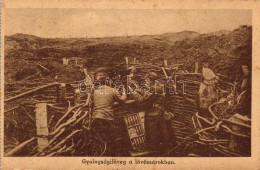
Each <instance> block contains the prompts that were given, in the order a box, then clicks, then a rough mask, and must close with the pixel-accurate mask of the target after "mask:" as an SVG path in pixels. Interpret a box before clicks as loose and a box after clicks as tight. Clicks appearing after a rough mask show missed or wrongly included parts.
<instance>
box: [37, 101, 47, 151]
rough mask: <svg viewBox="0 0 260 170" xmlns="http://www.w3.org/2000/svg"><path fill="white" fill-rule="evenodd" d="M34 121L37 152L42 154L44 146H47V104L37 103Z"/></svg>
mask: <svg viewBox="0 0 260 170" xmlns="http://www.w3.org/2000/svg"><path fill="white" fill-rule="evenodd" d="M35 113H36V114H35V117H36V118H35V119H36V128H37V135H38V136H39V137H38V138H37V142H38V151H39V152H42V151H43V150H44V148H45V147H46V146H48V144H49V141H48V135H49V130H48V124H47V104H46V103H37V104H36V106H35Z"/></svg>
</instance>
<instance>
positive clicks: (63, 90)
mask: <svg viewBox="0 0 260 170" xmlns="http://www.w3.org/2000/svg"><path fill="white" fill-rule="evenodd" d="M60 89H61V102H62V104H67V94H66V84H65V83H61V85H60Z"/></svg>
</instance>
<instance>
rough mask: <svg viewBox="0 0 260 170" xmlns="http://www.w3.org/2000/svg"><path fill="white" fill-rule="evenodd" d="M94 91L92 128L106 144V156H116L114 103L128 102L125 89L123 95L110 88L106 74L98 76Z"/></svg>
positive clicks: (100, 73)
mask: <svg viewBox="0 0 260 170" xmlns="http://www.w3.org/2000/svg"><path fill="white" fill-rule="evenodd" d="M95 79H96V80H97V81H96V82H95V84H94V85H95V86H96V87H95V89H94V99H93V102H94V106H93V116H92V118H93V121H92V124H91V127H92V129H93V130H94V131H96V132H97V133H98V135H99V136H100V137H101V139H102V140H103V141H104V142H106V144H107V147H106V152H105V153H104V156H115V148H116V138H115V123H114V112H113V104H114V102H119V103H124V102H125V101H126V93H125V89H124V88H123V93H122V95H120V94H119V92H118V91H116V90H115V89H113V88H111V87H110V86H109V84H110V83H109V81H110V79H109V77H108V75H107V74H106V73H104V72H99V73H97V74H96V76H95Z"/></svg>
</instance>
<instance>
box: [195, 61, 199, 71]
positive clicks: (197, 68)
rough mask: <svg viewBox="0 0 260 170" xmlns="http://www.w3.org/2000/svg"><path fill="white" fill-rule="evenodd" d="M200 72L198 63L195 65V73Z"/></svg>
mask: <svg viewBox="0 0 260 170" xmlns="http://www.w3.org/2000/svg"><path fill="white" fill-rule="evenodd" d="M198 71H199V62H196V63H195V71H194V73H198Z"/></svg>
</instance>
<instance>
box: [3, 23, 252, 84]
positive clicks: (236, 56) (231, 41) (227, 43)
mask: <svg viewBox="0 0 260 170" xmlns="http://www.w3.org/2000/svg"><path fill="white" fill-rule="evenodd" d="M251 40H252V28H251V27H250V26H241V27H239V28H238V29H235V30H233V31H219V32H215V33H211V34H202V35H200V34H198V33H195V32H190V31H184V32H180V33H167V34H162V35H144V36H127V37H107V38H91V39H88V38H70V39H61V38H55V39H50V38H39V37H35V36H30V35H24V34H16V35H13V36H6V37H5V71H6V72H5V81H7V82H12V81H17V80H23V79H26V78H27V76H29V74H34V73H37V72H38V73H39V74H43V77H44V76H46V74H47V77H48V76H49V77H50V78H51V79H53V78H54V77H55V75H56V74H62V73H66V74H68V75H71V74H69V73H72V75H73V76H60V78H61V79H60V81H68V79H70V80H71V81H75V80H78V78H79V77H80V76H79V74H78V72H77V71H75V72H74V71H72V70H71V69H73V68H72V67H71V68H66V69H67V70H66V69H65V70H64V67H63V66H62V58H63V57H65V58H72V57H78V58H81V59H82V60H83V63H85V64H87V66H88V67H89V68H90V69H95V68H97V67H100V66H106V67H111V68H114V69H115V70H120V69H122V68H124V67H125V57H128V58H129V60H133V58H137V60H138V61H140V62H147V63H162V62H163V59H167V60H168V64H178V63H183V64H184V68H183V69H186V70H188V71H190V72H193V70H194V64H195V62H197V61H199V62H200V63H201V62H203V61H205V60H207V61H208V62H209V63H210V66H211V68H212V69H213V70H214V71H215V72H217V73H221V74H224V75H227V77H229V79H230V80H231V81H232V80H234V79H236V77H239V76H240V70H241V65H242V64H245V65H248V66H249V67H251V56H252V51H251V47H252V43H251ZM36 63H38V64H41V65H43V66H44V67H46V68H48V69H49V70H50V72H51V73H48V72H46V70H44V69H42V68H39V67H38V66H36V65H35V64H36ZM76 69H78V68H76ZM200 69H201V64H200ZM26 70H27V71H26ZM35 70H36V71H35ZM67 71H68V72H67ZM19 72H20V73H19ZM23 72H26V73H23ZM77 76H79V77H77ZM17 77H18V78H17ZM36 77H37V76H36ZM68 77H69V78H68Z"/></svg>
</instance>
